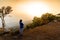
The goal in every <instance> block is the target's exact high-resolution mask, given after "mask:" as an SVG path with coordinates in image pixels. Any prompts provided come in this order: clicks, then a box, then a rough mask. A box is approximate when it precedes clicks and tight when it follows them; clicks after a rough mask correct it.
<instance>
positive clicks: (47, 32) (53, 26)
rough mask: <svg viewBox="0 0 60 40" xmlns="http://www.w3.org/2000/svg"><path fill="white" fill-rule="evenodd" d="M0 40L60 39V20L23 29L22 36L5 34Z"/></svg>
mask: <svg viewBox="0 0 60 40" xmlns="http://www.w3.org/2000/svg"><path fill="white" fill-rule="evenodd" d="M0 40H60V22H50V23H48V24H46V25H43V26H39V27H36V28H34V29H30V30H25V31H24V33H23V36H19V35H15V36H11V35H9V34H5V35H2V36H0Z"/></svg>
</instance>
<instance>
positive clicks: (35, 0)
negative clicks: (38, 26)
mask: <svg viewBox="0 0 60 40" xmlns="http://www.w3.org/2000/svg"><path fill="white" fill-rule="evenodd" d="M2 6H5V7H6V6H11V7H12V10H13V11H12V12H11V13H10V14H9V15H7V16H6V17H5V23H6V26H12V25H13V26H15V25H16V24H18V22H19V20H20V19H23V21H24V22H25V21H28V20H32V19H33V17H34V16H37V17H40V16H41V15H42V14H44V13H47V12H49V13H53V14H57V13H60V0H0V8H1V7H2ZM0 20H1V19H0ZM0 26H2V25H1V21H0Z"/></svg>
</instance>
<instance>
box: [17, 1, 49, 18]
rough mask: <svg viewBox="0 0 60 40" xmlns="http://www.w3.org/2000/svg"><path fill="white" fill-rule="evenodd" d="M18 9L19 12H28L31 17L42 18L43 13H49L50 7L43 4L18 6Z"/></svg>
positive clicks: (35, 3) (34, 3)
mask: <svg viewBox="0 0 60 40" xmlns="http://www.w3.org/2000/svg"><path fill="white" fill-rule="evenodd" d="M17 9H18V11H19V12H20V9H21V11H22V12H27V13H28V14H29V15H31V16H33V17H34V16H37V17H40V16H41V15H42V14H43V13H47V12H48V11H49V7H48V6H47V5H46V4H45V3H41V2H39V3H38V2H32V3H27V4H24V5H22V6H19V5H18V7H17Z"/></svg>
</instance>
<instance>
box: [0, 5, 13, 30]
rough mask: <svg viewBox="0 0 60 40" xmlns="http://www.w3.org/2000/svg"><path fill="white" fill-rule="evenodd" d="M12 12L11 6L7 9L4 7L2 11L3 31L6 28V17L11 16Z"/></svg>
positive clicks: (0, 15)
mask: <svg viewBox="0 0 60 40" xmlns="http://www.w3.org/2000/svg"><path fill="white" fill-rule="evenodd" d="M10 12H12V10H11V7H10V6H7V7H5V6H3V7H2V8H1V9H0V18H1V20H2V27H3V29H4V27H5V20H4V17H5V16H6V15H7V14H9V13H10Z"/></svg>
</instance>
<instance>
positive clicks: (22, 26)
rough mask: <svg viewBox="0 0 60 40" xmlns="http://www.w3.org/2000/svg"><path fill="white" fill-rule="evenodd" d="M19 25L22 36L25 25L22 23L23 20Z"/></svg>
mask: <svg viewBox="0 0 60 40" xmlns="http://www.w3.org/2000/svg"><path fill="white" fill-rule="evenodd" d="M19 24H20V35H23V29H24V24H23V22H22V19H21V20H20V21H19Z"/></svg>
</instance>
